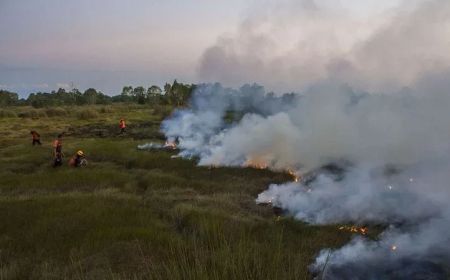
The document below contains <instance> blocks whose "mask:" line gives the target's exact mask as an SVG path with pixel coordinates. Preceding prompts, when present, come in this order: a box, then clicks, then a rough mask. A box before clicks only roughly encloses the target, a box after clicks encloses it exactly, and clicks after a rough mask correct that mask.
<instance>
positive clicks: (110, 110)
mask: <svg viewBox="0 0 450 280" xmlns="http://www.w3.org/2000/svg"><path fill="white" fill-rule="evenodd" d="M99 111H100V113H102V114H107V113H113V112H114V108H112V107H111V106H104V107H101V108H100V110H99Z"/></svg>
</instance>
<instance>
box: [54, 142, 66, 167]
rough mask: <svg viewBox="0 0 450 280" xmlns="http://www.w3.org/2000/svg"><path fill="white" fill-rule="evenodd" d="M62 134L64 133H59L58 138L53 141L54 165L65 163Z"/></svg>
mask: <svg viewBox="0 0 450 280" xmlns="http://www.w3.org/2000/svg"><path fill="white" fill-rule="evenodd" d="M62 136H63V135H62V134H58V138H56V139H55V141H53V167H58V166H61V165H62V163H63V161H62V158H63V156H64V154H63V152H62Z"/></svg>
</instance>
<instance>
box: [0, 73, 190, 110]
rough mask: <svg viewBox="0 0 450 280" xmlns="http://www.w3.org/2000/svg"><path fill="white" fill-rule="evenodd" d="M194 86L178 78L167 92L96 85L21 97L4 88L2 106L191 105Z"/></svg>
mask: <svg viewBox="0 0 450 280" xmlns="http://www.w3.org/2000/svg"><path fill="white" fill-rule="evenodd" d="M194 89H195V85H186V84H182V83H178V82H177V80H175V81H174V82H173V83H172V84H168V83H167V84H166V85H165V86H164V92H163V91H162V90H161V88H160V87H158V86H155V85H154V86H151V87H149V88H148V89H145V88H144V87H142V86H138V87H136V88H133V87H132V86H125V87H124V88H123V90H122V93H121V94H120V95H116V96H108V95H105V94H104V93H102V92H101V91H97V90H96V89H93V88H89V89H87V90H86V91H85V92H84V93H81V92H80V91H79V90H78V89H76V88H74V89H72V90H70V91H66V90H65V89H63V88H60V89H58V90H57V91H52V92H37V93H31V94H30V95H29V96H28V97H27V98H26V99H19V96H18V94H17V93H14V92H9V91H7V90H1V89H0V108H1V107H10V106H32V107H33V108H44V107H46V108H47V107H55V106H73V105H78V106H80V105H95V104H97V105H100V104H103V105H108V104H111V103H113V102H114V103H117V102H126V103H138V104H151V105H174V106H183V105H186V104H187V101H188V100H189V98H190V96H191V94H192V92H193V90H194ZM51 114H52V113H51ZM1 116H2V115H0V117H1Z"/></svg>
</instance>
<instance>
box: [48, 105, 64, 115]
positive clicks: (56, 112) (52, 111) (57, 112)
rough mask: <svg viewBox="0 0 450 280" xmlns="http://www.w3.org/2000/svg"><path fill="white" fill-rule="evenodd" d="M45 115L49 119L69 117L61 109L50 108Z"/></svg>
mask: <svg viewBox="0 0 450 280" xmlns="http://www.w3.org/2000/svg"><path fill="white" fill-rule="evenodd" d="M45 113H46V114H47V116H48V117H59V116H66V115H67V111H66V110H65V109H64V108H61V107H54V108H48V109H47V110H45Z"/></svg>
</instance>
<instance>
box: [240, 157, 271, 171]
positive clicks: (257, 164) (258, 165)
mask: <svg viewBox="0 0 450 280" xmlns="http://www.w3.org/2000/svg"><path fill="white" fill-rule="evenodd" d="M244 166H245V167H252V168H256V169H267V167H268V165H267V163H265V162H264V161H256V160H251V159H248V160H247V161H246V162H245V163H244Z"/></svg>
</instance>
